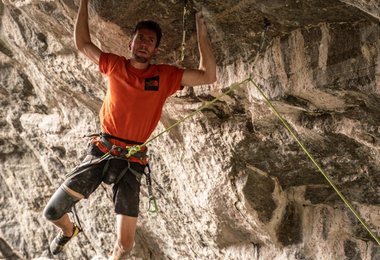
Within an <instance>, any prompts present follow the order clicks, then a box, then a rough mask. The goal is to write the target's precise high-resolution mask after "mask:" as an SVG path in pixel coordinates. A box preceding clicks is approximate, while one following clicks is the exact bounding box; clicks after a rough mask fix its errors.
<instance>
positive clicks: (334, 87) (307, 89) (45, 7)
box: [0, 0, 380, 260]
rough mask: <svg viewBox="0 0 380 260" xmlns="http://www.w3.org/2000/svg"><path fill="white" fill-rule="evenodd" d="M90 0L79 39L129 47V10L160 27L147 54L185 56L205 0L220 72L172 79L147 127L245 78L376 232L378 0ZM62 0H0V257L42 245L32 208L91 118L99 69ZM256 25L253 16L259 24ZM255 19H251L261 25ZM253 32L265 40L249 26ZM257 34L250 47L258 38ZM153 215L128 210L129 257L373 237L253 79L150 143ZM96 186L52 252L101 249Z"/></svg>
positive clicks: (109, 240)
mask: <svg viewBox="0 0 380 260" xmlns="http://www.w3.org/2000/svg"><path fill="white" fill-rule="evenodd" d="M210 2H211V1H200V0H199V1H198V0H193V1H187V10H188V12H187V13H186V15H185V31H186V45H185V47H186V48H185V52H184V54H185V60H184V61H183V62H182V63H181V62H180V57H181V40H182V31H183V28H182V15H183V7H184V3H185V1H178V0H171V1H150V0H149V1H148V0H145V1H143V0H141V1H102V0H92V1H91V3H90V5H91V8H90V16H91V20H90V24H91V31H92V35H93V40H94V42H95V43H96V44H98V45H99V46H100V47H101V48H102V49H103V50H104V51H113V52H116V53H118V54H123V55H126V56H128V52H127V46H128V44H127V43H128V39H129V38H128V37H129V30H130V29H131V28H132V27H133V25H134V24H135V22H136V21H137V20H139V19H142V18H144V19H145V18H146V19H156V20H157V21H159V22H160V23H161V25H162V27H163V29H164V39H163V43H162V46H161V48H162V51H161V54H160V56H159V57H157V62H169V63H176V64H178V65H181V66H185V67H191V66H197V63H198V57H197V55H198V54H197V46H196V41H195V35H194V33H195V26H194V13H195V12H196V10H200V9H201V8H203V12H204V14H205V16H206V19H207V23H208V26H209V33H210V37H211V40H212V44H213V47H214V50H215V55H216V57H217V60H218V75H219V78H218V82H217V83H216V84H214V85H213V86H202V87H197V88H195V89H194V90H193V91H190V90H184V91H182V92H181V93H178V94H177V95H176V96H175V97H172V98H171V99H170V100H169V101H168V104H167V106H166V107H165V110H164V114H163V116H162V120H161V124H160V125H159V127H158V129H157V131H156V132H155V134H157V133H159V132H160V131H162V130H163V129H164V127H167V126H169V125H170V124H171V123H173V122H175V120H178V119H180V118H181V117H183V116H185V115H187V114H189V113H190V112H192V111H194V109H196V108H198V107H199V106H201V105H202V104H204V102H205V101H207V100H211V99H212V98H213V97H214V96H215V95H218V94H219V93H220V91H222V90H225V89H226V87H228V86H229V85H230V84H232V83H234V82H240V81H242V80H244V79H246V78H248V77H249V76H252V77H253V79H254V80H255V81H256V82H258V83H259V84H260V85H261V86H262V88H263V90H264V92H265V93H266V94H267V95H268V97H270V99H271V100H272V101H273V104H274V106H275V107H276V108H277V109H278V110H279V111H280V113H281V114H282V115H283V116H284V117H285V118H286V120H287V121H288V123H289V124H290V126H291V127H292V128H293V129H294V130H295V131H296V132H297V135H298V136H299V138H300V139H301V140H302V142H303V143H304V144H305V146H306V147H307V148H308V149H309V151H310V153H311V154H312V155H313V156H314V157H315V159H316V160H317V161H318V163H319V164H320V165H321V166H322V167H323V168H324V169H325V170H326V172H327V173H328V174H329V175H330V176H331V178H332V179H333V181H334V182H335V183H336V185H337V186H338V187H339V189H340V190H341V191H342V193H343V194H344V195H345V196H346V197H347V199H348V200H349V201H350V202H351V203H352V204H353V206H354V207H355V209H356V210H357V211H358V212H359V213H360V214H361V216H362V217H363V219H364V220H365V221H366V222H367V223H368V224H369V225H370V227H371V228H372V230H373V231H374V232H376V233H377V234H380V206H379V203H380V195H379V194H380V189H379V184H380V159H379V158H380V124H379V123H380V113H379V111H380V21H379V19H380V11H379V10H380V4H379V1H378V0H341V1H338V0H282V1H279V0H256V1H255V0H251V1H248V0H247V1H244V0H241V1H213V3H210ZM77 7H78V1H73V0H60V1H57V0H56V1H51V0H43V1H37V0H28V1H27V0H2V2H0V17H1V27H0V35H1V38H0V82H1V85H0V96H1V99H0V102H1V111H0V115H1V117H0V128H1V132H0V136H1V138H0V161H1V164H0V190H1V196H0V202H1V208H0V216H1V217H0V258H6V259H20V258H21V259H33V258H39V259H47V258H51V257H52V256H51V255H50V253H49V251H48V242H49V241H50V240H51V239H52V238H53V236H54V235H55V229H54V227H53V226H52V225H51V224H49V223H48V222H47V221H46V220H44V219H43V218H42V216H41V212H42V210H43V208H44V206H45V204H46V203H47V200H48V199H49V197H50V196H51V194H52V192H53V191H54V190H55V189H56V188H57V187H58V186H59V185H60V183H61V182H62V181H63V180H64V176H65V173H67V172H69V171H70V169H72V168H73V167H74V166H75V165H76V164H77V163H78V162H79V160H80V159H81V158H82V156H83V154H84V150H85V147H86V142H87V141H86V139H83V138H82V136H83V135H85V134H88V133H93V132H98V131H99V129H98V125H97V123H98V122H97V120H98V119H97V111H98V109H99V108H100V105H101V100H102V97H103V96H104V92H105V88H104V86H105V79H104V78H103V77H102V76H101V75H100V73H99V72H98V71H97V68H96V66H94V65H92V64H91V62H89V61H88V60H86V59H85V58H84V56H82V55H80V54H78V53H77V51H76V50H75V49H74V45H73V40H72V32H73V25H74V20H75V16H76V11H77ZM265 25H267V26H269V27H267V29H265V28H266V26H265ZM264 31H265V33H263V32H264ZM263 35H264V38H263V37H262V36H263ZM260 46H261V47H260ZM150 156H151V162H152V166H153V177H154V192H155V194H156V196H157V197H158V199H159V200H158V202H159V207H160V213H159V214H156V215H151V214H149V213H147V211H146V210H145V208H146V204H147V197H146V194H147V191H146V187H144V188H143V192H142V193H143V195H142V204H141V209H142V213H141V217H140V220H139V226H138V231H137V239H136V247H135V249H134V251H133V256H132V258H134V259H374V260H375V259H380V247H379V245H378V244H377V243H376V242H375V241H374V239H372V238H371V236H370V235H369V234H368V232H367V231H366V230H365V229H364V228H363V227H362V226H361V225H360V223H359V222H358V221H357V220H356V218H355V217H354V216H353V214H352V213H351V212H350V211H349V209H348V208H347V207H346V206H345V205H344V204H343V202H342V201H341V200H340V198H339V197H338V196H337V195H336V193H335V192H334V190H333V189H332V188H331V187H330V186H329V185H328V183H327V182H326V180H325V179H324V178H323V177H322V176H321V175H320V174H319V173H318V171H317V169H316V168H315V167H314V166H313V165H312V163H311V162H310V161H309V159H308V158H307V157H306V156H305V154H304V153H303V152H302V151H301V149H300V148H299V146H298V145H297V143H296V142H295V141H294V139H293V138H292V137H291V136H290V135H289V134H288V132H287V131H286V129H285V128H284V127H283V126H282V125H281V123H280V121H279V120H278V119H277V118H276V116H275V115H274V113H272V112H271V111H270V109H269V107H268V106H267V104H266V103H265V102H264V99H263V97H262V96H261V95H260V93H259V92H258V91H257V90H256V89H255V87H254V86H253V85H252V84H248V83H246V84H243V85H242V86H241V87H240V88H239V89H238V90H237V91H235V92H234V93H233V94H231V95H229V96H227V97H224V98H223V99H222V100H221V101H218V102H217V103H216V105H215V106H213V107H210V108H208V109H205V110H204V111H203V112H202V113H199V114H197V115H196V116H194V117H193V118H191V119H189V120H187V121H185V122H184V123H183V124H181V125H180V126H179V127H177V128H175V129H173V130H172V131H171V132H170V133H169V134H165V135H163V136H161V137H159V138H158V139H156V140H155V141H153V142H152V143H151V144H150ZM110 195H111V190H110V188H109V187H106V188H105V189H103V188H101V187H99V189H98V190H97V191H96V192H95V193H94V194H93V195H92V196H91V197H90V198H89V199H88V200H85V201H82V202H81V203H80V204H79V206H78V212H79V217H80V218H81V220H82V222H83V227H84V230H85V232H84V234H83V235H81V236H79V237H78V238H76V239H74V242H73V243H71V244H69V246H68V247H67V250H66V251H65V252H64V253H63V254H62V255H61V256H60V257H59V259H106V257H107V256H108V255H109V254H110V252H111V250H112V245H113V241H114V239H115V234H114V214H113V206H112V203H111V201H110Z"/></svg>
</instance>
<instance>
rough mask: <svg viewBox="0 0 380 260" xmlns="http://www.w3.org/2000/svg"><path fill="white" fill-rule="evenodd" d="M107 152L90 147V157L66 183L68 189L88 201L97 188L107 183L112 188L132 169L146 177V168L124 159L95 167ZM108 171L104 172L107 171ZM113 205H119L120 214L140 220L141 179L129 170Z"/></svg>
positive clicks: (115, 187) (118, 212)
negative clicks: (114, 182)
mask: <svg viewBox="0 0 380 260" xmlns="http://www.w3.org/2000/svg"><path fill="white" fill-rule="evenodd" d="M103 155H104V154H103V152H102V151H100V150H99V148H98V147H97V146H96V145H94V144H92V143H91V144H90V145H89V148H88V151H87V156H86V158H85V159H84V160H83V162H82V163H81V164H80V165H79V166H78V167H76V168H75V169H74V170H73V172H72V173H71V174H70V177H69V178H68V179H67V180H66V181H65V182H64V186H67V187H69V188H70V189H72V190H74V191H76V192H78V193H80V194H82V195H83V196H84V197H85V198H88V197H89V196H90V194H91V193H93V192H94V191H95V190H96V188H97V187H98V186H99V185H100V184H101V183H102V182H103V181H104V182H106V183H107V184H112V180H111V179H113V180H114V179H117V177H118V176H119V175H120V174H121V173H122V172H123V171H124V170H125V169H126V168H127V167H128V164H129V167H130V168H132V169H133V170H135V171H136V172H138V173H141V174H143V172H144V169H145V165H141V164H139V163H135V162H128V161H126V160H120V159H110V160H109V162H108V165H107V161H108V160H104V161H101V162H99V163H94V162H96V160H98V159H99V158H101V157H102V156H103ZM105 167H106V170H105V171H104V168H105ZM139 177H140V176H139ZM112 192H113V203H114V205H115V212H116V214H122V215H127V216H131V217H137V216H138V213H139V203H140V178H137V176H136V175H135V174H133V173H132V172H131V171H130V170H128V171H127V172H126V173H125V174H124V175H123V176H122V178H121V179H120V180H119V181H118V182H117V183H116V184H113V187H112Z"/></svg>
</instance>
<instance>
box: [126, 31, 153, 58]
mask: <svg viewBox="0 0 380 260" xmlns="http://www.w3.org/2000/svg"><path fill="white" fill-rule="evenodd" d="M156 43H157V35H156V33H155V32H154V31H151V30H149V29H144V28H143V29H139V30H137V31H136V33H135V35H134V36H133V38H132V41H131V42H130V43H129V49H130V50H131V52H132V58H133V59H134V60H135V61H137V62H139V63H148V62H149V61H150V60H151V59H152V58H153V56H154V55H155V54H156V52H157V48H156Z"/></svg>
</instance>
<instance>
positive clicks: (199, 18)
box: [44, 0, 216, 259]
mask: <svg viewBox="0 0 380 260" xmlns="http://www.w3.org/2000/svg"><path fill="white" fill-rule="evenodd" d="M88 1H89V0H81V1H80V5H79V11H78V16H77V20H76V23H75V31H74V39H75V44H76V47H77V49H78V50H79V51H80V52H81V53H83V54H84V55H85V56H86V57H87V58H89V59H90V60H91V61H93V62H94V63H95V64H98V65H99V70H100V72H102V73H103V74H105V75H106V76H107V77H108V87H107V92H106V96H105V98H104V101H103V104H102V107H101V110H100V113H99V116H100V123H101V128H102V133H101V134H100V135H98V136H96V137H94V138H92V139H91V140H90V143H89V146H88V150H87V156H86V158H85V159H84V160H83V162H82V163H81V164H80V165H79V166H78V167H77V168H75V169H74V170H73V172H72V174H71V175H70V176H69V177H68V178H67V179H66V180H65V181H64V182H63V184H62V185H61V186H60V187H59V188H58V189H57V190H56V192H55V193H54V194H53V196H52V197H51V198H50V200H49V202H48V204H47V205H46V207H45V209H44V216H45V218H46V219H48V220H49V221H51V222H53V224H55V225H56V226H57V227H58V228H60V233H59V234H58V235H57V236H56V237H55V238H54V240H53V241H52V242H51V245H50V251H51V252H52V254H58V253H59V252H61V251H62V250H63V247H64V245H65V244H66V243H67V242H68V241H69V240H70V239H71V238H72V237H74V236H76V235H78V233H80V231H81V229H80V227H79V225H77V224H74V223H73V222H72V221H71V219H70V217H69V216H68V212H70V211H71V209H72V208H73V206H74V205H75V204H76V203H77V202H78V201H79V200H81V199H83V198H88V197H89V196H90V194H91V193H93V192H94V191H95V189H96V188H97V187H98V186H99V185H100V184H101V183H102V182H105V183H106V184H113V187H112V190H113V203H114V207H115V213H116V227H117V234H116V235H117V240H116V242H115V246H114V250H113V254H112V258H113V259H124V258H125V257H126V256H127V254H128V253H129V252H130V251H131V250H132V248H133V246H134V237H135V231H136V225H137V217H138V213H139V193H140V178H141V175H142V174H143V173H144V171H145V170H146V167H147V161H146V150H147V148H146V147H142V149H141V151H140V155H138V156H137V155H134V156H132V157H130V158H129V159H125V157H124V159H121V157H122V156H124V155H125V152H126V151H128V150H127V147H130V146H132V145H135V144H142V143H144V142H145V141H146V140H147V139H148V138H149V136H150V135H151V133H152V132H153V130H154V129H155V127H156V126H157V124H158V121H159V119H160V115H161V112H162V107H163V105H164V103H165V100H166V99H167V98H168V97H169V96H170V95H172V94H174V93H175V92H176V91H177V90H180V89H182V88H183V87H182V86H196V85H202V84H212V83H214V82H215V81H216V64H215V58H214V55H213V53H212V49H211V44H210V42H209V39H208V36H207V28H206V25H205V21H204V17H203V15H202V13H197V14H196V26H197V37H198V38H197V39H198V48H199V54H200V62H199V69H181V68H178V67H176V66H172V65H154V64H151V63H150V62H151V60H152V58H153V57H154V56H155V55H156V54H157V53H158V46H159V44H160V40H161V35H162V34H161V28H160V26H159V25H158V24H157V23H156V22H153V21H146V20H144V21H141V22H139V23H138V24H137V25H136V27H135V29H134V31H133V34H132V35H131V40H130V42H129V45H128V47H129V50H130V52H131V58H130V59H126V58H124V57H122V56H118V55H115V54H112V53H105V52H102V51H101V50H100V49H99V48H98V47H97V46H96V45H95V44H94V43H93V42H92V41H91V36H90V33H89V26H88Z"/></svg>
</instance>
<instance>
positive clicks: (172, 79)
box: [163, 65, 184, 96]
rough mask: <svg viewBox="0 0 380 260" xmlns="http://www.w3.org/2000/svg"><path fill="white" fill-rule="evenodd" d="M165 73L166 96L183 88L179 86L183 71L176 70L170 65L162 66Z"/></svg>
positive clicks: (176, 68)
mask: <svg viewBox="0 0 380 260" xmlns="http://www.w3.org/2000/svg"><path fill="white" fill-rule="evenodd" d="M163 68H164V70H165V73H167V75H168V77H169V80H168V81H169V82H168V96H171V95H173V94H174V93H175V92H176V91H177V90H182V89H183V86H182V85H181V81H182V76H183V72H184V69H181V68H178V67H176V66H171V65H163Z"/></svg>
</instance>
